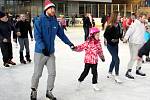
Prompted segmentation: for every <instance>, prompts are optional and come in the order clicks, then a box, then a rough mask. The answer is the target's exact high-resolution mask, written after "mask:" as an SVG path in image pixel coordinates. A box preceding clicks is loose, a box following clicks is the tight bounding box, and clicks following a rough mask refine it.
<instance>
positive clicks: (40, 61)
mask: <svg viewBox="0 0 150 100" xmlns="http://www.w3.org/2000/svg"><path fill="white" fill-rule="evenodd" d="M34 33H35V36H34V37H35V41H36V43H35V55H34V74H33V76H32V85H31V89H32V91H31V100H37V88H38V83H39V78H40V77H41V75H42V71H43V67H44V65H46V67H47V69H48V80H47V92H46V97H47V98H48V99H50V100H56V97H54V96H53V94H52V90H53V88H54V81H55V76H56V68H55V56H54V52H55V48H54V40H55V36H56V35H57V36H58V37H59V38H60V39H61V40H62V41H63V42H64V43H65V44H67V45H69V46H70V48H71V49H74V45H73V44H72V43H71V42H70V41H69V39H68V38H67V36H66V35H65V34H64V31H63V30H62V28H61V27H60V26H59V23H58V22H57V19H56V16H55V5H54V4H53V3H52V2H50V1H49V0H45V7H44V13H43V14H41V16H39V17H38V18H36V19H35V23H34Z"/></svg>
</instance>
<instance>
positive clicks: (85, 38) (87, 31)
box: [83, 27, 89, 41]
mask: <svg viewBox="0 0 150 100" xmlns="http://www.w3.org/2000/svg"><path fill="white" fill-rule="evenodd" d="M83 29H84V33H85V36H84V40H85V41H86V40H87V38H88V37H89V27H83Z"/></svg>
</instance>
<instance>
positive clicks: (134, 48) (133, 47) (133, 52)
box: [128, 43, 142, 69]
mask: <svg viewBox="0 0 150 100" xmlns="http://www.w3.org/2000/svg"><path fill="white" fill-rule="evenodd" d="M141 46H142V44H133V43H129V49H130V61H129V63H128V69H132V67H133V65H134V63H135V61H137V66H136V69H138V68H139V67H141V65H142V61H139V60H137V57H138V51H139V49H140V48H141Z"/></svg>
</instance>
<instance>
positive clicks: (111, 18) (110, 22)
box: [107, 11, 119, 26]
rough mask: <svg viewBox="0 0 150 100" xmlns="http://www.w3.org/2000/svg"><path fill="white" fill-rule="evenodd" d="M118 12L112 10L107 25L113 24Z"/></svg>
mask: <svg viewBox="0 0 150 100" xmlns="http://www.w3.org/2000/svg"><path fill="white" fill-rule="evenodd" d="M118 14H119V12H118V11H113V13H112V14H111V16H110V19H109V21H108V24H107V25H110V26H113V25H114V24H115V23H116V21H117V17H118Z"/></svg>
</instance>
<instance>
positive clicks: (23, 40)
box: [18, 38, 29, 52]
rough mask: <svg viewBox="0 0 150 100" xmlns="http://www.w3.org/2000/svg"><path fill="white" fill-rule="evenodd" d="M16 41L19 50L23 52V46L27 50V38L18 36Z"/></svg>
mask: <svg viewBox="0 0 150 100" xmlns="http://www.w3.org/2000/svg"><path fill="white" fill-rule="evenodd" d="M18 42H19V45H20V52H23V50H24V47H25V48H26V52H29V40H28V38H18Z"/></svg>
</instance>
